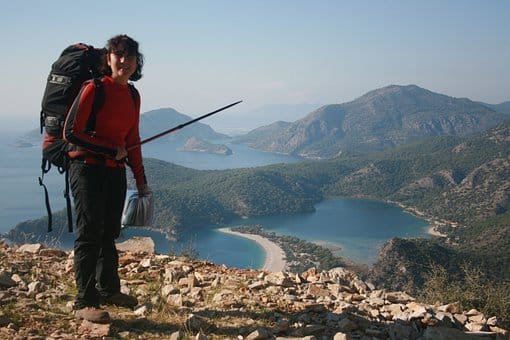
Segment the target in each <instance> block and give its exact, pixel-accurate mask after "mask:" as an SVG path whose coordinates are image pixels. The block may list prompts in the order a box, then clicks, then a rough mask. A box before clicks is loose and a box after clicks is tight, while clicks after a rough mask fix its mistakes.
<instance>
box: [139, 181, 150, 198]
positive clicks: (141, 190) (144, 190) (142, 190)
mask: <svg viewBox="0 0 510 340" xmlns="http://www.w3.org/2000/svg"><path fill="white" fill-rule="evenodd" d="M136 189H138V196H143V195H147V194H149V193H151V192H152V189H151V188H150V187H149V185H147V184H140V185H137V186H136Z"/></svg>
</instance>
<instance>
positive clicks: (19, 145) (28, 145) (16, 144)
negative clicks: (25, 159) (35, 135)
mask: <svg viewBox="0 0 510 340" xmlns="http://www.w3.org/2000/svg"><path fill="white" fill-rule="evenodd" d="M11 146H13V147H15V148H31V147H33V146H35V145H34V144H33V143H31V142H28V141H24V140H18V141H16V142H14V143H13V144H11Z"/></svg>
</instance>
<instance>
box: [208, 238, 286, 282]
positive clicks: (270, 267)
mask: <svg viewBox="0 0 510 340" xmlns="http://www.w3.org/2000/svg"><path fill="white" fill-rule="evenodd" d="M216 230H218V231H219V232H222V233H225V234H231V235H235V236H239V237H244V238H247V239H250V240H252V241H255V242H257V244H258V245H260V246H261V247H262V248H263V249H264V252H265V259H264V265H263V266H262V268H260V269H261V270H267V271H270V272H281V271H284V270H285V268H286V266H287V262H285V253H284V252H283V250H282V248H280V246H279V245H277V244H276V243H274V242H272V241H270V240H268V239H267V238H265V237H262V236H259V235H253V234H243V233H239V232H236V231H232V229H230V228H219V229H216Z"/></svg>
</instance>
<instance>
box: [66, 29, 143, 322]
mask: <svg viewBox="0 0 510 340" xmlns="http://www.w3.org/2000/svg"><path fill="white" fill-rule="evenodd" d="M106 64H107V65H105V72H104V74H105V75H104V77H103V78H102V79H101V83H102V85H103V88H104V103H103V105H102V106H101V108H100V109H99V110H98V111H97V115H96V125H95V126H96V127H95V131H94V133H93V134H90V133H89V134H87V133H85V132H84V131H85V130H86V129H85V127H86V126H85V125H86V123H87V121H88V118H89V115H90V112H91V109H92V103H93V100H94V95H95V91H96V87H95V86H94V84H89V85H87V86H86V87H85V88H83V89H82V91H81V93H80V94H79V95H78V97H77V98H76V100H75V101H74V103H73V105H72V107H71V109H70V112H69V115H68V117H67V120H66V123H65V126H64V138H65V139H66V140H67V141H68V142H69V143H70V144H71V150H72V151H70V152H69V157H70V158H71V165H70V169H69V176H70V183H71V189H72V193H73V197H74V206H75V210H76V224H77V227H76V240H75V242H74V271H75V279H76V286H77V289H78V294H77V296H76V301H75V304H74V309H75V311H76V312H75V314H76V317H77V318H79V319H86V320H88V321H91V322H108V321H109V320H110V316H109V314H108V312H107V311H105V310H102V309H100V304H113V305H117V306H124V307H134V306H136V305H137V304H138V301H137V299H136V298H135V297H133V296H129V295H126V294H123V293H121V292H120V279H119V274H118V265H119V263H118V262H119V257H118V254H117V249H116V248H115V239H116V238H117V237H118V236H119V234H120V228H121V225H120V224H121V215H122V210H123V206H124V200H125V196H126V186H127V184H126V169H125V161H124V160H125V159H126V158H127V159H128V161H129V165H130V167H131V170H132V172H133V175H134V178H135V180H136V186H137V189H138V192H139V193H140V194H145V193H147V192H148V191H149V187H148V186H147V180H146V178H145V173H144V168H143V163H142V152H141V147H137V148H134V149H132V150H130V151H127V148H128V147H129V146H132V145H136V144H137V143H139V142H140V136H139V126H138V124H139V117H140V96H139V94H138V92H137V91H136V89H135V88H134V87H133V86H132V85H130V84H128V81H129V80H131V81H137V80H138V79H140V78H141V77H142V66H143V55H142V54H141V53H140V52H139V50H138V42H136V41H135V40H133V39H132V38H130V37H129V36H127V35H117V36H115V37H113V38H111V39H110V40H108V42H107V46H106Z"/></svg>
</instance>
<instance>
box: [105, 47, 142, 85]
mask: <svg viewBox="0 0 510 340" xmlns="http://www.w3.org/2000/svg"><path fill="white" fill-rule="evenodd" d="M107 60H108V66H110V68H111V69H112V78H113V79H114V80H115V82H117V83H119V84H127V82H128V80H129V77H131V75H132V74H133V73H135V71H136V67H137V56H136V55H129V54H128V52H127V49H126V48H124V46H122V45H121V46H119V47H118V48H117V49H116V50H113V51H112V52H110V53H108V58H107Z"/></svg>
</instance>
